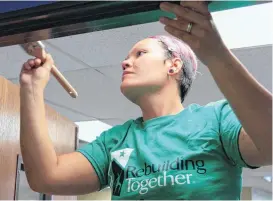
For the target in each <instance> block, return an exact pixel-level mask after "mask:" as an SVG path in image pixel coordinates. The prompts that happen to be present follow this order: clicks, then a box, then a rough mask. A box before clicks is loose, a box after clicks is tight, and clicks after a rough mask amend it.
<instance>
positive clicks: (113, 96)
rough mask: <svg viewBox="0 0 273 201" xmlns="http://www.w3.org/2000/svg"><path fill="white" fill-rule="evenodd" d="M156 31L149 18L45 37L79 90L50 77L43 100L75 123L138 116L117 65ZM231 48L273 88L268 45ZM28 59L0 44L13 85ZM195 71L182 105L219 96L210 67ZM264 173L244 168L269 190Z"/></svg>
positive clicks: (267, 171)
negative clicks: (139, 22) (121, 25)
mask: <svg viewBox="0 0 273 201" xmlns="http://www.w3.org/2000/svg"><path fill="white" fill-rule="evenodd" d="M158 34H166V33H165V32H164V30H163V27H162V26H161V25H160V24H159V23H149V24H144V25H136V26H132V27H125V28H118V29H112V30H105V31H98V32H93V33H88V34H81V35H75V36H69V37H64V38H58V39H52V40H47V41H44V44H45V45H46V48H47V50H48V52H50V53H51V54H52V56H53V57H54V59H55V63H56V66H57V67H58V68H59V70H60V71H61V72H62V73H63V74H64V76H65V77H66V78H67V79H68V80H69V81H70V83H71V84H72V85H73V87H74V88H75V89H76V90H77V92H78V94H79V96H78V98H76V99H72V98H71V97H70V96H69V95H68V94H67V92H66V91H65V90H64V89H63V88H62V87H61V86H60V85H59V84H58V83H57V82H56V80H55V79H54V78H53V77H52V79H51V80H50V82H49V84H48V86H47V88H46V91H45V99H46V103H47V104H48V105H50V106H52V107H53V108H54V109H55V110H56V111H58V112H59V113H61V114H62V115H64V116H66V117H67V118H69V119H71V120H72V121H75V122H78V121H90V120H95V119H96V120H101V121H103V122H105V123H107V124H110V125H117V124H121V123H123V122H125V121H127V120H128V119H130V118H136V117H138V116H139V115H140V110H139V109H138V107H136V106H135V105H133V104H132V103H131V102H129V101H128V100H127V99H126V98H125V97H123V95H122V94H121V93H120V90H119V85H120V82H121V73H122V70H121V65H120V64H121V61H122V60H123V59H124V57H125V56H126V55H127V52H128V51H129V50H130V48H131V47H132V45H133V44H134V43H136V42H137V41H138V40H141V39H143V38H145V37H148V36H152V35H158ZM232 51H233V52H234V54H235V55H236V56H237V57H238V58H239V59H240V61H241V62H242V63H243V64H244V65H245V66H246V68H247V69H248V70H249V71H250V72H251V73H252V74H253V76H254V77H255V78H256V79H257V80H258V81H259V82H260V83H261V84H262V85H264V86H265V87H266V88H267V89H269V90H270V91H271V92H272V44H268V45H263V46H255V47H247V48H240V49H233V50H232ZM27 59H29V57H28V56H27V55H26V54H25V53H24V52H23V51H22V49H21V48H20V47H19V46H9V47H3V48H0V60H1V61H2V65H1V66H0V75H2V76H4V77H6V78H7V79H9V80H11V81H12V82H14V83H16V84H17V83H18V75H19V72H20V68H21V66H22V64H23V62H25V61H26V60H27ZM198 71H199V72H200V73H199V74H198V76H197V79H196V80H195V82H194V84H193V87H192V89H191V91H190V94H189V95H188V97H187V98H186V100H185V106H187V105H188V104H190V103H198V104H206V103H208V102H211V101H216V100H219V99H221V98H223V95H222V93H221V92H220V91H219V89H218V88H217V86H216V84H215V82H214V80H213V79H212V77H211V75H210V73H209V71H208V70H207V68H206V67H205V66H204V65H203V64H201V63H200V62H199V70H198ZM267 175H272V173H271V166H269V167H264V168H260V169H258V170H254V171H249V170H245V171H244V178H245V179H244V185H245V186H256V187H258V188H262V189H264V190H267V191H270V192H271V185H269V183H267V182H266V181H264V180H263V179H262V177H263V176H267Z"/></svg>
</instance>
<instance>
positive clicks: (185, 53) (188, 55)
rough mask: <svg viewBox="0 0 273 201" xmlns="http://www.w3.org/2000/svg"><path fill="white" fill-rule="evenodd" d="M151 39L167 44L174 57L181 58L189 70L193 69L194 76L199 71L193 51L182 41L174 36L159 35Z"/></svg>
mask: <svg viewBox="0 0 273 201" xmlns="http://www.w3.org/2000/svg"><path fill="white" fill-rule="evenodd" d="M149 38H154V39H157V40H159V41H160V42H162V43H163V44H165V45H166V46H167V48H168V50H170V51H171V52H172V53H173V54H174V56H176V57H179V58H181V59H182V61H183V62H184V65H185V66H186V67H187V68H189V67H190V68H192V69H193V71H194V74H195V73H196V71H197V59H196V56H195V54H194V52H193V51H192V49H191V48H190V47H189V46H188V45H187V44H186V43H185V42H183V41H182V40H179V39H176V38H175V37H172V36H164V35H157V36H151V37H149Z"/></svg>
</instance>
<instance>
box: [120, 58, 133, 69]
mask: <svg viewBox="0 0 273 201" xmlns="http://www.w3.org/2000/svg"><path fill="white" fill-rule="evenodd" d="M121 66H122V70H125V69H126V68H128V67H130V66H132V65H131V63H130V62H129V61H128V60H124V61H123V62H122V64H121Z"/></svg>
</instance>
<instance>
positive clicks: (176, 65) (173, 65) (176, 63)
mask: <svg viewBox="0 0 273 201" xmlns="http://www.w3.org/2000/svg"><path fill="white" fill-rule="evenodd" d="M169 62H170V63H168V65H169V66H168V68H169V70H168V74H169V75H174V74H177V73H179V72H180V71H181V70H182V67H183V61H182V60H181V59H180V58H173V59H172V60H169Z"/></svg>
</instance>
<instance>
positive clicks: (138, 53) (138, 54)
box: [137, 51, 146, 56]
mask: <svg viewBox="0 0 273 201" xmlns="http://www.w3.org/2000/svg"><path fill="white" fill-rule="evenodd" d="M144 53H146V52H144V51H138V52H137V56H141V55H142V54H144Z"/></svg>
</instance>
